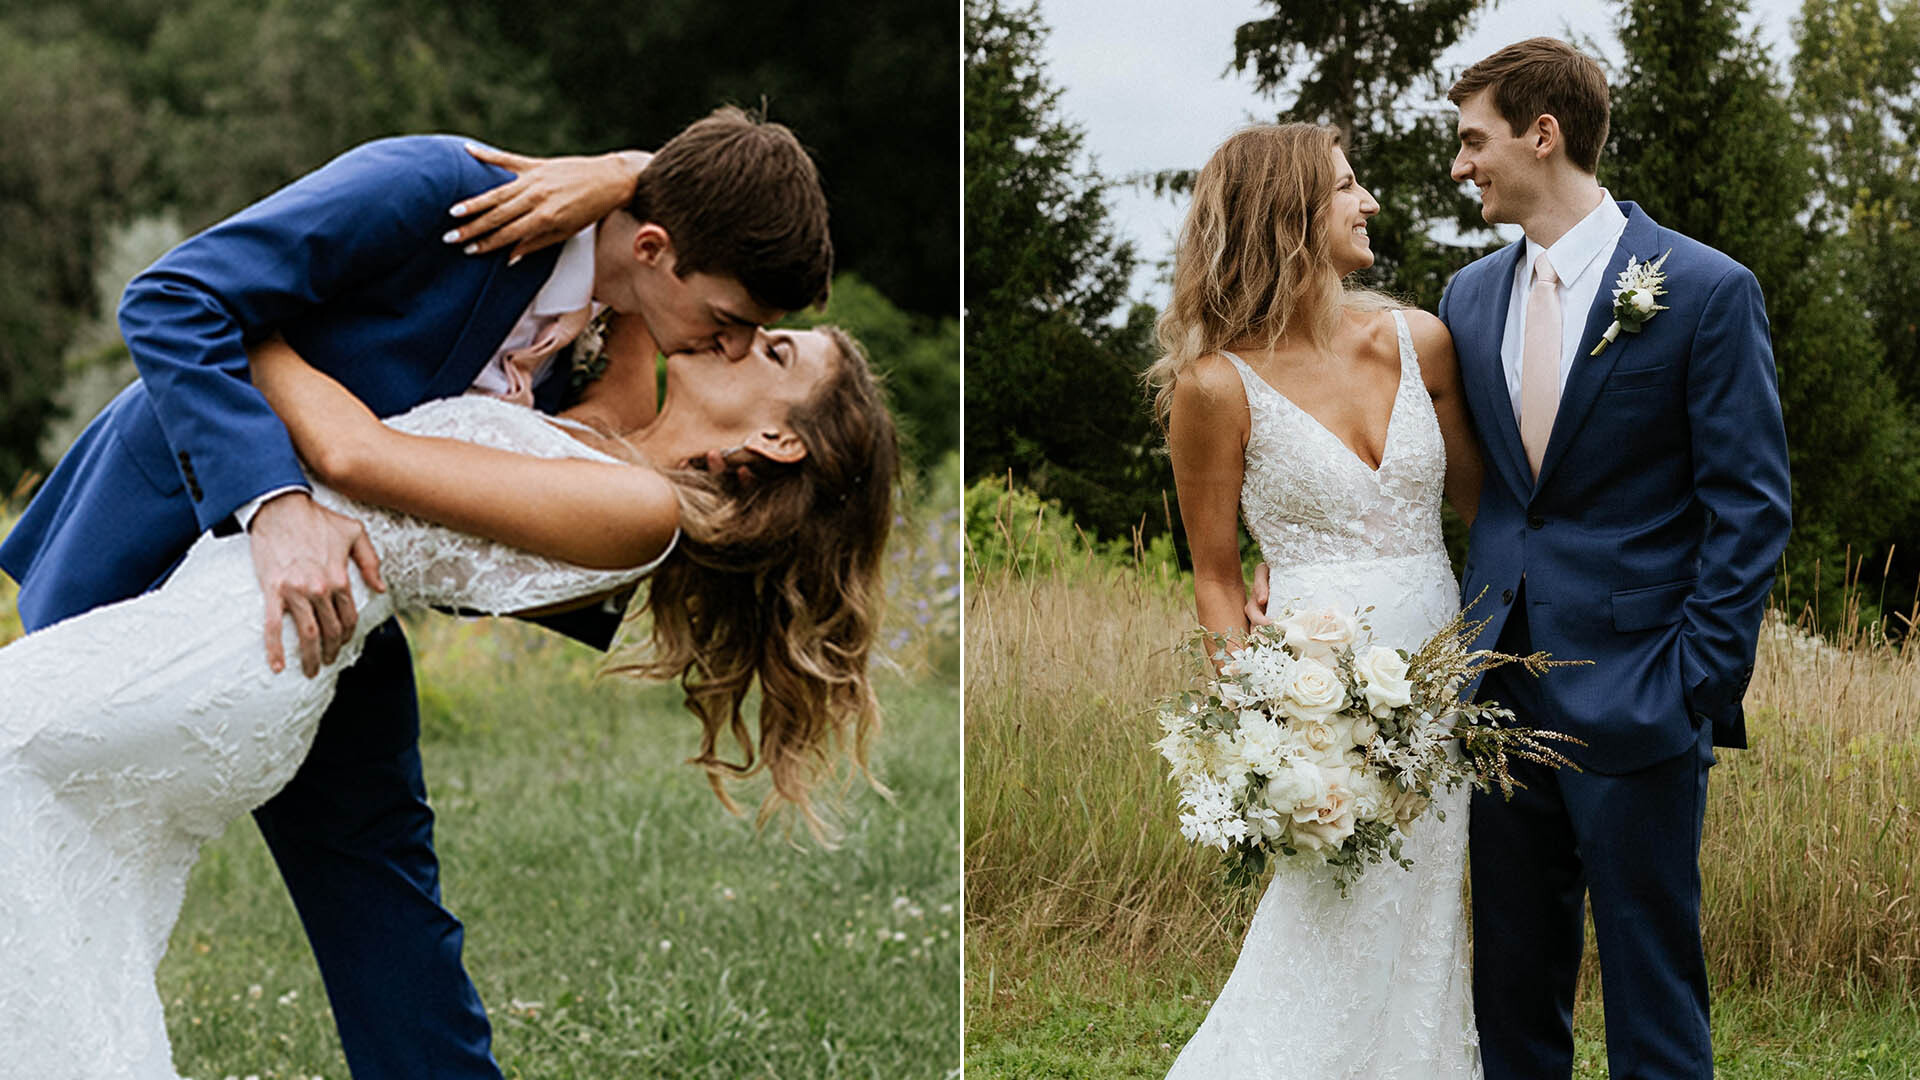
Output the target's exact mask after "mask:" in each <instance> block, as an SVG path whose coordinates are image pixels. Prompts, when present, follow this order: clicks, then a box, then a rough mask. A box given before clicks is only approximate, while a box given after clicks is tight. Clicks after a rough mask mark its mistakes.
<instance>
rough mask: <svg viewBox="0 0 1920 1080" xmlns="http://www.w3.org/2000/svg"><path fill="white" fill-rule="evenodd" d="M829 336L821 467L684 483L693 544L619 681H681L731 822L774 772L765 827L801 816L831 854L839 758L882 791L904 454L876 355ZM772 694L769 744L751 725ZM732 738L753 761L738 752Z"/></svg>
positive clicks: (816, 409)
mask: <svg viewBox="0 0 1920 1080" xmlns="http://www.w3.org/2000/svg"><path fill="white" fill-rule="evenodd" d="M814 329H816V330H818V331H820V332H822V333H824V334H826V335H827V337H828V338H829V339H830V340H831V341H832V342H833V344H834V346H835V349H836V351H837V352H838V354H839V355H838V357H837V362H836V363H835V365H834V366H833V369H832V370H831V372H830V373H829V374H828V375H827V377H826V378H825V379H824V380H823V381H822V383H821V385H820V386H819V388H817V389H816V390H815V391H814V392H813V394H812V396H811V397H809V398H808V400H807V401H805V402H803V403H802V404H801V405H799V406H797V407H796V408H795V409H794V410H793V411H792V412H791V413H790V414H789V415H788V425H789V426H790V427H792V429H793V431H794V433H795V434H796V435H798V436H799V438H800V441H801V442H802V443H803V444H804V445H805V446H806V449H807V453H806V455H805V456H804V457H803V458H801V459H800V460H799V461H798V462H796V463H793V464H791V465H779V464H775V463H763V466H764V467H763V468H761V469H760V470H759V471H758V472H757V473H756V474H755V476H754V477H753V479H751V480H750V481H742V480H741V479H740V478H739V477H738V476H737V475H736V474H733V473H731V472H730V473H728V474H726V475H723V476H720V477H715V476H712V475H710V474H708V473H706V472H703V471H697V470H686V469H683V470H675V471H671V472H669V473H668V477H669V479H671V480H672V481H673V482H674V485H675V489H676V491H677V492H678V494H679V496H680V506H681V512H680V520H681V537H680V542H679V545H678V547H677V549H676V551H675V553H674V556H673V557H672V558H670V559H668V560H667V561H666V562H665V563H664V564H663V565H661V567H660V568H659V569H658V570H655V571H654V572H653V575H652V577H650V578H649V579H648V581H647V583H646V592H647V596H646V599H645V601H644V602H643V603H642V604H641V605H640V607H639V609H638V610H637V611H636V612H635V617H636V618H638V617H641V616H645V617H647V618H648V619H649V621H650V625H649V627H648V636H647V639H646V641H645V642H644V643H643V644H642V645H640V646H639V647H638V651H637V653H636V654H635V655H632V656H627V657H622V658H619V659H616V661H615V662H614V663H612V664H610V665H609V668H608V670H609V671H613V672H624V673H631V674H636V675H640V676H644V677H647V678H664V679H678V680H679V682H680V685H681V687H682V688H683V689H684V690H685V692H686V704H687V708H688V709H689V710H691V711H692V712H693V714H694V715H695V716H697V717H699V719H700V724H701V728H702V729H703V733H702V736H701V740H700V753H699V755H698V756H696V757H694V758H693V759H692V762H691V763H692V764H695V765H698V766H700V767H701V768H703V769H705V770H706V773H707V779H708V782H709V783H710V784H711V785H712V786H713V790H714V793H715V794H716V795H718V796H719V798H720V801H721V802H722V803H724V804H725V805H726V806H727V808H728V809H729V810H732V811H735V812H738V810H739V806H738V804H737V803H735V802H734V800H733V798H732V796H731V795H730V794H729V792H728V789H727V784H728V782H729V781H732V780H738V779H743V778H745V777H749V776H753V775H754V774H756V773H759V772H762V771H764V772H766V773H767V774H768V775H769V777H770V778H771V780H772V791H771V792H770V793H769V794H768V796H767V797H766V799H765V800H763V801H762V802H761V804H760V810H759V813H758V815H757V817H756V820H757V821H758V822H759V823H760V824H765V823H766V822H767V821H768V820H769V819H770V818H771V817H772V816H773V815H774V813H775V811H776V810H778V809H779V808H780V807H782V806H789V807H792V808H794V809H796V810H797V811H798V812H799V813H800V815H801V816H802V818H803V819H804V820H805V822H806V824H807V827H808V829H809V830H810V831H811V832H812V834H813V836H814V837H815V839H816V840H819V841H822V842H827V843H831V842H832V840H833V838H834V832H833V829H832V827H831V826H830V825H829V824H828V822H827V821H826V819H825V818H823V817H822V816H821V815H820V813H819V812H818V810H817V808H816V806H815V804H814V801H813V796H812V793H813V791H814V789H815V788H816V786H817V785H818V784H819V783H820V781H822V780H823V779H828V778H831V777H832V776H833V775H835V774H836V773H837V772H838V770H837V768H836V767H835V759H836V756H837V752H838V751H839V750H840V749H842V748H844V749H845V750H846V751H847V752H848V753H849V755H850V756H851V758H852V761H853V764H854V766H855V768H857V769H858V770H859V772H860V773H861V774H862V775H863V776H865V777H866V778H867V780H868V781H869V782H870V783H873V784H875V786H878V782H877V781H875V780H874V778H873V777H872V775H871V774H870V773H868V771H867V747H868V744H869V742H870V740H871V739H872V736H873V734H874V731H875V730H876V727H877V725H878V723H879V718H880V709H879V703H878V701H877V700H876V699H875V697H874V693H873V687H872V685H871V683H870V682H869V681H868V663H869V660H870V654H871V650H872V646H873V640H874V636H875V634H876V632H877V630H878V628H879V621H880V616H881V612H882V608H883V607H884V599H885V598H884V592H883V589H882V585H881V565H882V555H883V553H884V550H885V548H886V543H887V534H888V532H889V530H890V529H891V528H892V525H893V494H894V489H895V486H896V482H897V480H898V478H899V471H900V451H899V443H898V437H897V435H896V433H895V429H894V422H893V416H892V414H891V413H889V412H888V411H887V406H886V401H885V397H884V394H883V392H882V390H881V386H880V382H879V380H878V379H877V378H876V377H875V376H874V374H873V371H872V368H871V367H870V366H869V364H868V361H867V355H866V350H865V349H863V348H862V347H861V346H860V344H859V343H858V342H856V341H854V340H853V338H851V337H850V336H848V335H847V334H846V333H845V332H844V331H842V330H840V329H839V328H837V327H832V326H820V327H815V328H814ZM756 681H757V682H758V683H759V687H760V707H759V722H758V725H757V727H758V736H757V738H756V737H754V736H753V735H752V734H750V733H749V730H748V725H747V722H746V719H745V706H746V701H747V697H748V692H749V690H750V689H751V688H752V687H753V685H754V683H755V682H756ZM723 734H725V735H728V736H731V739H732V741H733V743H734V744H735V746H737V747H738V749H739V754H740V760H738V761H734V760H729V759H728V757H727V756H726V755H724V754H723V753H722V751H721V748H720V743H721V739H722V735H723Z"/></svg>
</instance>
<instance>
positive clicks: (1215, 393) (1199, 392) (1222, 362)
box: [1173, 352, 1247, 401]
mask: <svg viewBox="0 0 1920 1080" xmlns="http://www.w3.org/2000/svg"><path fill="white" fill-rule="evenodd" d="M1173 395H1174V399H1175V400H1176V401H1178V400H1179V399H1180V397H1181V396H1182V395H1186V396H1188V397H1193V396H1199V397H1204V398H1207V399H1209V400H1218V399H1220V398H1222V397H1225V398H1226V400H1228V401H1233V400H1235V399H1239V400H1242V401H1244V400H1245V399H1246V396H1247V388H1246V386H1245V385H1244V384H1243V383H1241V381H1240V372H1238V371H1237V370H1235V369H1234V366H1233V361H1231V360H1228V359H1227V357H1226V354H1225V353H1217V352H1214V353H1207V354H1206V355H1204V356H1201V357H1199V358H1198V359H1196V360H1194V362H1193V363H1191V364H1188V365H1187V366H1186V368H1185V370H1183V371H1181V372H1180V373H1179V374H1178V375H1176V376H1174V380H1173Z"/></svg>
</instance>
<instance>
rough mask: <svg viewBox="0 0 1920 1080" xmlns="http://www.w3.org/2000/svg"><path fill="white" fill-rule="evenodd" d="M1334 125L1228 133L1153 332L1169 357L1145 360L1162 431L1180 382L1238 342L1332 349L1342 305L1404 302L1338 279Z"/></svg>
mask: <svg viewBox="0 0 1920 1080" xmlns="http://www.w3.org/2000/svg"><path fill="white" fill-rule="evenodd" d="M1339 145H1340V133H1339V131H1338V130H1337V129H1335V128H1331V127H1326V126H1324V125H1321V124H1258V125H1255V126H1253V127H1247V128H1242V129H1241V130H1239V131H1236V132H1234V133H1233V134H1232V135H1230V136H1228V137H1227V140H1226V141H1225V142H1223V143H1221V144H1220V146H1219V148H1218V149H1216V150H1215V151H1214V152H1213V156H1212V157H1210V158H1208V159H1207V163H1206V165H1205V166H1204V167H1203V168H1201V170H1200V174H1199V176H1198V177H1196V178H1195V179H1194V183H1193V205H1192V207H1191V208H1190V209H1189V210H1188V211H1187V217H1186V222H1185V224H1184V225H1182V226H1181V229H1180V240H1179V244H1178V245H1177V246H1176V248H1175V249H1174V256H1173V296H1172V298H1171V300H1170V301H1169V302H1168V304H1167V308H1166V310H1165V311H1163V312H1162V313H1161V314H1160V321H1159V323H1158V325H1157V327H1156V331H1157V334H1158V337H1159V341H1160V347H1161V349H1163V350H1164V355H1163V356H1161V358H1160V359H1159V360H1156V361H1155V362H1154V363H1153V364H1152V366H1150V367H1149V368H1148V369H1147V372H1146V382H1147V385H1148V386H1149V387H1151V388H1152V389H1153V393H1154V397H1153V412H1154V417H1155V419H1156V420H1158V421H1159V423H1160V425H1161V427H1162V429H1164V428H1165V426H1166V422H1167V412H1168V410H1169V409H1170V408H1171V406H1172V404H1173V384H1174V380H1176V379H1177V378H1179V376H1180V375H1181V374H1182V373H1183V372H1185V371H1186V370H1187V369H1188V367H1190V366H1191V365H1192V364H1193V362H1194V361H1196V360H1198V359H1199V358H1201V357H1202V356H1206V355H1208V354H1209V353H1216V352H1219V351H1221V350H1222V349H1225V348H1227V347H1228V346H1229V345H1231V344H1232V343H1234V342H1236V341H1245V340H1248V339H1253V340H1259V341H1264V342H1266V344H1267V346H1268V347H1269V348H1271V347H1273V346H1274V345H1276V344H1278V343H1279V341H1280V339H1281V338H1282V337H1285V336H1288V335H1296V336H1298V337H1300V338H1303V339H1304V340H1305V341H1306V342H1308V343H1309V344H1311V345H1312V346H1314V347H1315V348H1318V349H1323V350H1324V349H1330V348H1331V346H1332V341H1333V333H1334V330H1335V328H1336V327H1337V326H1338V325H1339V321H1340V315H1341V313H1342V312H1343V311H1346V310H1375V311H1377V310H1383V309H1386V308H1392V307H1399V306H1401V305H1400V304H1399V303H1398V302H1396V301H1395V300H1393V299H1392V298H1391V297H1388V296H1385V295H1383V294H1381V293H1378V292H1374V291H1372V290H1368V289H1362V288H1358V287H1349V286H1346V285H1344V284H1343V283H1342V281H1341V278H1340V273H1339V271H1337V270H1336V269H1335V268H1334V264H1333V260H1332V258H1331V257H1330V254H1329V253H1330V250H1331V248H1332V243H1333V234H1332V230H1331V229H1330V228H1329V227H1328V222H1327V207H1328V204H1329V203H1330V202H1331V201H1332V199H1333V183H1334V169H1333V151H1334V148H1335V147H1337V146H1339Z"/></svg>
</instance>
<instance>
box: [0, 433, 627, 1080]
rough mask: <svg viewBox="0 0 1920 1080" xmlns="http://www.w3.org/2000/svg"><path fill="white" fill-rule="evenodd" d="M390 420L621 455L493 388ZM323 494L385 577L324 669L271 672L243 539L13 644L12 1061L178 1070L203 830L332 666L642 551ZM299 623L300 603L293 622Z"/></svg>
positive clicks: (261, 766)
mask: <svg viewBox="0 0 1920 1080" xmlns="http://www.w3.org/2000/svg"><path fill="white" fill-rule="evenodd" d="M390 423H391V424H392V425H393V426H394V427H396V428H399V429H401V430H403V431H408V432H412V433H414V434H419V435H434V436H441V437H445V438H454V439H462V440H465V441H467V442H473V443H479V444H482V445H486V446H492V447H496V448H499V449H504V450H511V451H516V452H519V453H525V454H535V455H538V456H541V457H548V458H559V457H575V458H589V459H595V460H607V461H611V460H613V459H611V458H607V457H606V456H605V455H603V454H600V453H598V452H596V451H594V450H592V449H590V448H588V447H586V446H584V445H583V444H581V443H579V442H577V441H575V440H574V439H572V438H570V437H568V436H567V435H566V434H565V433H563V432H561V431H559V430H557V429H555V428H554V427H553V426H552V425H551V424H549V423H548V422H547V421H546V420H544V419H542V418H541V417H540V415H539V414H537V413H535V412H533V411H532V410H530V409H526V408H522V407H520V406H516V405H511V404H508V403H506V402H503V401H499V400H496V399H493V398H485V397H477V396H475V397H459V398H451V399H447V400H444V401H436V402H431V403H429V404H426V405H422V406H420V407H419V408H417V409H414V410H413V411H411V412H409V413H407V414H406V415H404V416H401V417H397V418H395V419H394V420H392V421H390ZM511 494H512V493H511V492H502V493H501V495H502V497H503V498H506V497H511ZM314 495H315V498H316V499H317V500H318V501H320V502H321V503H322V504H323V505H326V506H329V507H331V508H333V509H336V510H339V511H341V512H343V513H347V514H350V515H352V516H354V517H357V518H359V519H360V520H361V521H363V522H365V524H366V526H367V532H368V535H369V536H370V537H371V538H372V540H373V544H374V548H375V550H376V551H378V552H379V555H380V563H381V570H382V575H383V576H384V577H385V579H386V581H387V585H388V591H387V592H384V593H372V592H370V591H369V590H367V589H366V588H365V587H364V585H361V584H360V583H359V578H358V574H357V573H356V574H355V575H354V580H355V583H356V589H355V599H356V601H357V603H358V608H359V615H360V618H359V629H358V632H357V633H356V635H355V637H354V638H353V639H352V640H351V641H350V642H349V643H348V645H347V646H346V647H345V648H344V649H343V650H342V652H341V655H340V657H339V659H338V660H337V661H336V662H335V663H333V664H330V665H327V666H326V667H325V668H323V669H322V670H321V673H320V675H319V676H318V677H316V678H312V679H308V678H305V677H304V676H303V675H302V674H301V673H300V669H299V663H298V660H297V659H293V661H292V662H291V663H290V664H289V665H288V668H287V670H285V671H283V672H281V673H279V674H277V675H276V674H274V673H273V672H272V671H271V670H270V669H269V668H268V666H267V661H266V653H265V649H264V647H263V645H262V642H261V617H262V613H263V612H264V610H265V608H264V604H263V602H262V600H261V596H260V588H259V586H258V584H257V583H256V580H255V577H254V570H253V561H252V555H251V552H250V551H249V547H248V542H247V539H246V538H245V537H244V536H234V537H227V538H224V539H216V538H213V537H211V536H208V537H203V538H202V539H201V540H200V541H199V542H198V543H196V544H195V545H194V547H193V549H192V551H190V552H189V553H188V556H187V558H186V559H185V560H184V561H183V562H182V563H181V565H180V567H179V569H178V570H177V571H175V573H174V575H173V577H172V578H171V579H170V580H168V582H167V583H166V585H164V586H163V587H161V588H160V589H157V590H155V591H153V592H150V593H147V594H145V595H143V596H139V597H135V598H134V599H131V600H128V601H125V602H122V603H119V604H111V605H108V606H106V607H101V608H96V609H95V610H93V611H89V612H87V613H86V614H83V615H80V616H77V617H75V618H72V619H68V620H66V621H64V622H62V623H59V624H58V625H56V626H51V627H48V628H46V629H44V630H41V631H39V632H37V633H33V634H29V635H27V636H26V637H24V638H22V639H20V640H19V641H16V642H14V643H13V644H11V645H9V646H7V647H6V648H4V649H0V822H5V826H6V827H5V828H0V1061H4V1062H6V1068H7V1069H9V1070H13V1071H10V1072H9V1073H8V1075H14V1072H16V1071H17V1072H18V1074H19V1075H21V1076H33V1077H36V1078H37V1080H98V1078H100V1077H137V1078H140V1080H149V1078H167V1080H171V1078H172V1077H173V1076H174V1071H173V1065H172V1061H171V1051H170V1048H169V1046H168V1042H167V1033H166V1025H165V1018H164V1016H163V1013H162V1008H161V1003H160V998H159V995H158V994H157V992H156V990H155V988H154V982H153V975H154V969H155V967H156V966H157V965H158V963H159V961H160V957H161V955H162V954H163V953H164V952H165V951H166V947H167V937H168V935H169V934H170V933H171V931H172V928H173V924H174V921H175V919H176V917H177V916H178V914H179V909H180V901H181V897H182V896H183V895H184V892H185V888H186V881H187V875H188V872H189V871H190V870H191V869H192V867H193V863H194V860H195V858H196V857H197V856H198V854H199V850H200V844H201V842H202V841H203V840H204V839H206V838H208V837H211V836H214V835H216V834H218V833H219V832H220V830H221V829H222V828H224V827H225V825H226V823H227V822H228V821H230V820H232V819H233V818H235V817H238V816H240V815H241V814H243V813H245V812H247V811H248V810H250V809H252V808H253V807H255V806H258V805H259V804H260V803H262V802H265V801H266V800H267V799H268V798H269V797H271V796H272V795H273V794H274V793H275V792H276V791H278V790H279V789H280V788H281V787H282V786H284V785H285V784H286V783H287V781H288V780H290V779H291V778H292V776H293V774H294V772H295V771H296V770H297V769H298V768H299V766H300V762H301V761H302V760H303V759H304V758H305V757H306V753H307V749H308V748H309V746H311V744H312V740H313V735H314V731H315V729H316V728H317V726H318V723H319V718H320V714H321V713H322V712H323V711H325V709H326V706H327V703H328V702H329V701H330V700H331V699H332V696H333V685H334V682H335V680H336V678H337V676H338V674H339V672H340V671H341V670H343V669H344V668H346V667H347V666H349V665H351V664H352V663H353V662H354V661H355V660H356V659H358V658H359V655H360V651H361V647H362V645H363V643H364V640H365V636H366V634H367V632H369V631H371V630H372V629H373V628H374V627H375V626H378V625H379V624H380V623H382V622H384V621H385V620H386V619H387V618H388V616H390V615H391V614H392V613H393V611H394V610H395V608H396V607H418V606H425V605H442V606H450V607H458V608H463V609H468V610H477V611H489V612H507V611H516V610H522V609H526V608H531V607H538V606H543V605H546V604H551V603H557V602H560V601H564V600H573V599H578V598H581V597H587V596H592V595H596V594H598V593H601V592H605V591H608V590H611V589H616V588H619V587H622V586H624V585H627V584H629V583H631V582H633V581H635V580H637V579H639V578H640V577H642V576H644V575H645V574H646V572H647V571H648V570H649V569H651V567H638V568H634V569H630V570H619V571H604V570H588V569H583V568H581V567H577V566H569V565H567V564H565V563H560V562H557V561H555V560H552V559H547V558H542V557H540V556H537V555H532V554H529V553H527V552H524V551H518V550H515V549H513V548H509V547H507V546H506V545H504V544H497V543H494V542H491V541H487V540H482V539H480V538H478V537H474V536H468V535H465V534H463V533H458V532H455V531H453V530H451V529H446V528H442V527H440V526H437V525H430V524H428V523H426V522H423V521H420V520H418V519H415V518H411V517H408V516H406V515H404V514H396V513H392V512H389V511H385V510H377V509H374V508H371V507H367V506H363V505H360V504H357V503H353V502H351V501H349V500H346V499H344V498H342V497H341V496H339V495H338V494H336V493H334V492H332V491H329V490H327V489H325V488H316V489H315V493H314ZM662 557H663V558H664V557H665V556H662ZM295 637H296V635H295V634H294V633H293V631H292V629H291V620H288V624H287V626H286V629H285V630H284V631H283V640H285V641H287V642H288V643H291V642H293V641H294V640H295ZM292 651H293V650H292V646H291V644H289V653H290V654H291V653H292Z"/></svg>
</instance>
